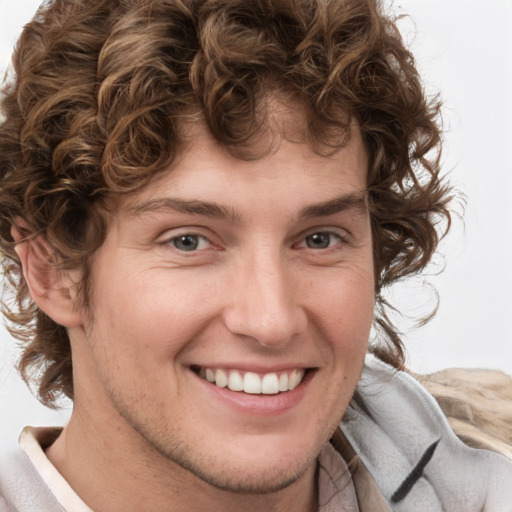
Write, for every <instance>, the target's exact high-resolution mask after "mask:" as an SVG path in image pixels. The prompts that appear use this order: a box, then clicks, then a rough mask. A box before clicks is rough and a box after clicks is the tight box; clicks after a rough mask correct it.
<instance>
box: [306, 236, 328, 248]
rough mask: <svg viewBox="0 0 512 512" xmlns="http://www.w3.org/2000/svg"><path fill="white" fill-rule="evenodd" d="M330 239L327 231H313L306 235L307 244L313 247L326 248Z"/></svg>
mask: <svg viewBox="0 0 512 512" xmlns="http://www.w3.org/2000/svg"><path fill="white" fill-rule="evenodd" d="M330 241H331V238H330V235H329V233H315V234H314V235H311V236H309V237H308V240H307V245H308V247H310V248H313V249H327V247H329V242H330Z"/></svg>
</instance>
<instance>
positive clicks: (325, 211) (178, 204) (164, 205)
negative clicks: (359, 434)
mask: <svg viewBox="0 0 512 512" xmlns="http://www.w3.org/2000/svg"><path fill="white" fill-rule="evenodd" d="M160 210H174V211H176V212H180V213H187V214H192V215H201V216H203V217H209V218H214V219H225V218H231V219H232V220H233V222H238V221H239V220H240V219H241V218H242V215H241V213H239V212H237V211H236V210H235V209H234V208H226V207H225V206H222V205H219V204H217V203H212V202H208V201H199V200H186V199H178V198H173V197H165V198H162V199H150V200H148V201H144V202H143V203H140V204H138V205H135V206H133V207H132V208H130V209H129V211H130V213H131V214H132V215H141V214H145V213H152V212H157V211H160ZM347 210H360V211H361V213H364V212H365V211H366V192H353V193H349V194H343V195H341V196H338V197H335V198H334V199H330V200H328V201H325V202H322V203H318V204H312V205H310V206H306V207H305V208H303V209H302V210H301V211H300V212H299V216H298V217H299V219H303V220H306V219H311V218H314V217H328V216H330V215H335V214H337V213H341V212H343V211H347Z"/></svg>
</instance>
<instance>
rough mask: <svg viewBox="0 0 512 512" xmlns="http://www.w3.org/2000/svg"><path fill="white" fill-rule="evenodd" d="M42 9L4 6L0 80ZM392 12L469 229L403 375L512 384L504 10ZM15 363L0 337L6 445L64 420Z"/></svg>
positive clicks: (460, 231)
mask: <svg viewBox="0 0 512 512" xmlns="http://www.w3.org/2000/svg"><path fill="white" fill-rule="evenodd" d="M38 4H39V2H38V1H37V0H0V69H2V70H3V69H5V68H6V66H7V65H8V62H9V58H10V54H11V51H12V46H13V44H14V41H15V40H16V38H17V35H18V34H19V31H20V30H21V27H22V26H23V24H24V23H26V22H27V21H28V20H29V19H30V18H31V16H32V15H33V13H34V11H35V9H36V7H37V6H38ZM394 10H395V12H396V13H398V14H400V13H408V14H409V15H410V17H409V18H405V19H402V20H401V21H400V27H401V30H402V31H403V33H404V35H405V37H406V40H407V41H408V42H409V43H410V44H411V46H412V48H413V52H414V54H415V55H416V58H417V61H418V66H419V68H420V70H421V72H422V75H423V77H424V79H425V86H426V88H427V90H429V91H431V92H440V93H441V95H442V97H443V99H444V104H445V108H444V127H445V140H446V144H445V151H444V162H445V163H444V169H445V171H446V172H449V173H450V179H451V180H452V182H453V183H454V184H455V185H456V186H457V187H458V188H459V189H460V190H461V191H463V192H464V193H465V194H466V196H467V201H468V202H467V207H466V214H465V227H463V226H462V223H460V222H456V226H455V229H454V230H453V232H452V234H451V235H450V236H449V237H448V239H447V240H446V241H445V242H444V243H443V244H442V247H441V252H442V255H443V259H444V260H445V262H446V269H445V271H444V272H443V273H442V274H441V275H437V276H435V275H433V276H430V277H428V280H429V281H430V282H431V283H432V284H434V285H435V287H436V288H437V290H438V292H439V295H440V297H441V303H440V307H439V311H438V314H437V316H436V318H435V319H434V320H433V321H432V322H431V323H430V324H428V325H427V326H426V327H423V328H420V329H417V330H411V329H410V325H411V322H410V321H407V320H406V319H403V320H402V322H401V326H402V328H403V330H404V331H406V332H407V334H406V337H405V340H406V345H407V348H408V352H409V366H410V367H411V368H412V369H413V370H415V371H420V372H429V371H434V370H437V369H441V368H445V367H449V366H466V367H491V368H501V369H503V370H505V371H507V372H508V373H509V374H512V339H511V335H510V332H509V323H510V317H511V316H512V299H511V296H510V293H511V290H512V272H511V270H510V264H511V255H512V227H511V224H512V200H510V195H511V193H512V176H511V173H512V157H511V156H510V151H511V150H512V140H511V137H512V102H511V97H512V0H486V1H485V3H484V2H482V1H481V0H401V1H395V4H394ZM441 263H442V262H441V261H439V262H438V265H437V266H436V267H435V268H433V269H432V272H433V273H435V272H436V270H437V269H439V265H440V264H441ZM423 288H424V287H423V286H422V281H421V280H417V282H416V283H413V284H412V285H408V286H407V287H406V288H405V289H400V290H398V291H396V292H394V293H393V297H394V299H395V301H396V302H397V304H398V305H399V308H400V309H403V310H407V311H409V312H410V313H412V314H417V313H420V312H421V311H425V308H424V307H422V304H423V303H424V297H425V293H424V291H422V290H423ZM431 304H432V303H430V305H431ZM427 306H428V304H427ZM15 357H16V350H15V342H14V341H13V340H12V339H11V338H10V337H9V335H8V334H7V332H6V331H5V330H3V329H1V328H0V433H1V434H2V438H3V439H4V440H7V441H8V442H12V441H13V440H14V439H15V437H16V436H17V433H18V432H19V430H20V428H21V426H23V425H26V424H33V425H34V424H39V425H43V424H49V425H52V424H53V425H54V424H58V423H62V422H64V421H65V418H66V417H67V415H68V414H69V410H64V411H61V412H55V411H49V410H47V409H45V408H44V407H42V406H41V405H39V404H38V403H37V401H36V400H35V399H34V398H33V397H32V396H31V395H30V394H29V392H28V391H27V390H26V388H25V386H24V385H23V383H21V382H20V379H19V378H18V377H17V375H16V373H15V371H14V370H13V364H14V360H15Z"/></svg>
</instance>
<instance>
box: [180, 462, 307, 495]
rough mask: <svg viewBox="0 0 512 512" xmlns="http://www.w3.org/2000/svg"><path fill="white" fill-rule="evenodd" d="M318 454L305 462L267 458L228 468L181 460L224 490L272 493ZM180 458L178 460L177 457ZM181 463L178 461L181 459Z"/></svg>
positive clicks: (295, 477)
mask: <svg viewBox="0 0 512 512" xmlns="http://www.w3.org/2000/svg"><path fill="white" fill-rule="evenodd" d="M315 460H316V458H313V460H312V461H307V462H306V463H302V464H296V465H293V466H291V465H290V464H289V463H288V464H286V465H284V464H283V465H282V467H280V465H276V464H273V463H270V462H269V461H268V459H267V460H264V461H260V462H263V463H262V464H261V466H262V467H261V468H254V466H252V467H251V466H250V465H249V464H247V465H244V466H242V465H235V466H231V467H230V468H229V469H226V466H225V465H224V467H223V468H218V467H211V466H210V467H208V466H205V465H202V464H193V463H190V461H182V462H183V463H182V464H180V465H181V466H182V467H183V468H184V469H186V470H187V471H189V472H190V473H192V474H193V475H194V476H196V477H197V478H199V479H200V480H202V481H203V482H205V483H207V484H209V485H211V486H213V487H215V488H217V489H220V490H223V491H228V492H235V493H240V494H259V495H261V494H271V493H275V492H279V491H281V490H283V489H286V488H287V487H289V486H290V485H292V484H294V483H295V482H296V481H298V480H300V479H301V477H303V476H304V474H305V473H306V472H307V471H308V470H309V469H311V467H312V465H315V467H316V464H315ZM175 462H177V461H175ZM178 463H179V462H178Z"/></svg>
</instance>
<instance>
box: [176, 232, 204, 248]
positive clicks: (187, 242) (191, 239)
mask: <svg viewBox="0 0 512 512" xmlns="http://www.w3.org/2000/svg"><path fill="white" fill-rule="evenodd" d="M198 245H199V240H198V238H197V236H194V235H183V236H180V237H179V238H177V239H176V240H175V242H174V246H175V247H176V249H180V250H181V251H194V250H196V249H197V246H198Z"/></svg>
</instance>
